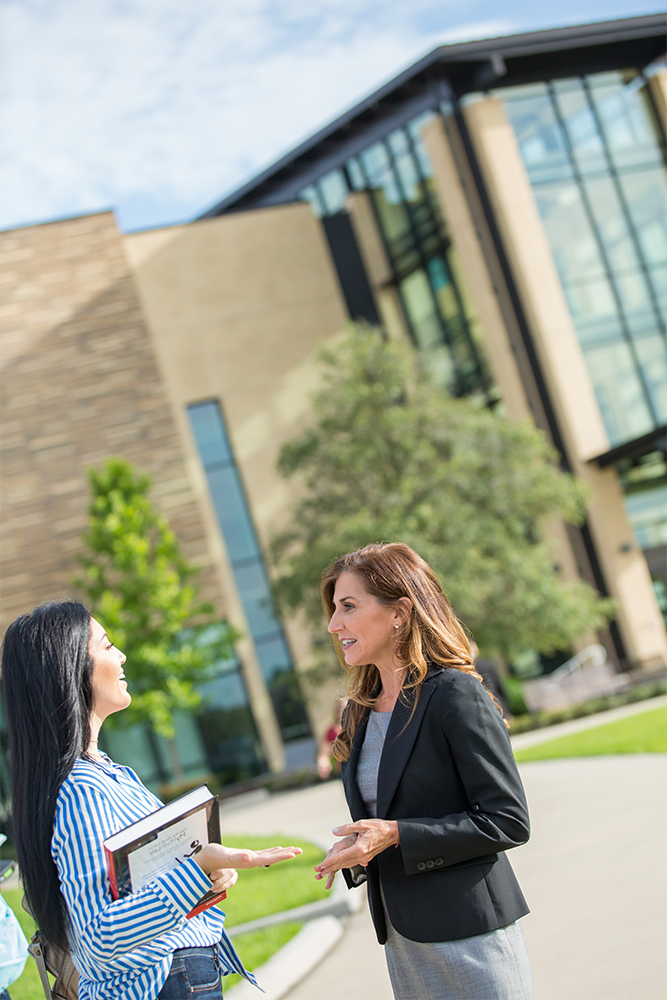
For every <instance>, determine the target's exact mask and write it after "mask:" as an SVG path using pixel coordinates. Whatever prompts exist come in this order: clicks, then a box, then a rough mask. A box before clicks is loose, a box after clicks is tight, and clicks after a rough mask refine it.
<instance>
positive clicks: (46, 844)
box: [2, 600, 93, 947]
mask: <svg viewBox="0 0 667 1000" xmlns="http://www.w3.org/2000/svg"><path fill="white" fill-rule="evenodd" d="M89 639H90V612H89V611H88V609H87V608H85V607H84V606H83V604H80V603H79V602H78V601H72V600H63V601H53V602H50V603H48V604H40V605H38V607H36V608H33V610H32V611H29V612H28V613H27V614H24V615H20V616H19V617H18V618H17V619H16V620H15V621H14V622H12V624H11V625H10V626H9V628H8V629H7V632H6V633H5V638H4V642H3V646H2V685H3V689H4V696H5V706H6V711H7V732H8V736H9V763H10V773H11V788H12V812H13V833H14V841H15V845H16V854H17V857H18V863H19V869H20V872H21V879H22V881H23V887H24V890H25V894H26V897H27V900H28V903H29V904H30V909H31V910H32V912H33V915H34V917H35V919H36V921H37V923H38V925H39V927H40V929H41V930H42V931H43V932H44V934H45V935H46V937H47V938H48V940H49V941H51V942H52V943H53V944H55V945H59V946H60V947H64V946H66V944H67V936H66V929H67V911H66V909H65V902H64V900H63V897H62V895H61V892H60V886H59V882H58V872H57V870H56V866H55V864H54V861H53V858H52V857H51V837H52V835H53V821H54V816H55V810H56V799H57V798H58V792H59V790H60V786H61V785H62V783H63V781H64V780H65V778H66V777H67V775H68V774H69V773H70V771H71V770H72V768H73V767H74V763H75V761H76V759H77V757H80V756H81V755H82V754H85V753H86V752H87V750H88V746H89V744H90V713H91V711H92V706H93V693H92V685H91V677H92V672H93V661H92V659H91V657H90V654H89V652H88V642H89Z"/></svg>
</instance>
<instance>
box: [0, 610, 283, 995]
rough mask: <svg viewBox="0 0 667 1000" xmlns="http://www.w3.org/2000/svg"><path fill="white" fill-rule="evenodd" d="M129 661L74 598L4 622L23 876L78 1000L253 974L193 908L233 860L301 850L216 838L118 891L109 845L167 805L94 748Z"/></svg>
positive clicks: (122, 693)
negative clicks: (69, 962)
mask: <svg viewBox="0 0 667 1000" xmlns="http://www.w3.org/2000/svg"><path fill="white" fill-rule="evenodd" d="M124 663H125V656H124V655H123V653H122V652H121V651H120V650H119V649H117V648H116V647H115V646H114V645H113V643H112V642H111V640H110V639H109V637H108V636H107V634H106V632H105V630H104V628H103V627H102V625H100V623H99V622H97V621H96V620H95V619H94V618H92V617H91V615H90V613H89V611H88V610H87V609H86V608H85V607H84V606H83V605H82V604H80V603H78V602H77V601H72V600H63V601H56V602H52V603H48V604H42V605H40V606H38V607H36V608H34V609H33V610H32V611H31V612H29V613H28V614H24V615H21V616H20V617H19V618H17V619H16V620H15V621H14V622H13V623H12V624H11V625H10V626H9V628H8V629H7V632H6V634H5V638H4V643H3V651H2V682H3V688H4V695H5V705H6V712H7V730H8V735H9V756H10V769H11V787H12V804H13V823H14V838H15V843H16V851H17V856H18V862H19V869H20V873H21V879H22V881H23V886H24V889H25V894H26V897H27V900H28V903H29V905H30V908H31V910H32V912H33V914H34V916H35V918H36V920H37V923H38V925H39V927H40V929H41V931H42V932H43V934H44V935H45V936H46V937H47V939H48V940H49V941H50V942H51V943H52V944H54V945H60V946H63V947H68V948H69V949H70V951H71V953H72V958H73V961H74V964H75V965H76V967H77V969H78V970H79V977H80V978H79V997H80V1000H156V998H157V997H159V998H160V1000H188V998H190V997H193V998H194V997H195V996H196V997H197V998H198V1000H216V998H221V997H222V991H221V986H220V976H221V974H222V975H227V974H228V973H230V972H239V973H241V974H242V975H243V976H245V977H246V978H247V979H249V980H250V981H251V982H254V977H253V976H252V975H251V974H250V973H248V972H247V971H246V970H245V969H244V968H243V965H242V963H241V961H240V959H239V957H238V955H237V954H236V952H235V950H234V948H233V946H232V944H231V942H230V940H229V938H228V937H227V935H226V933H225V930H224V914H223V913H222V912H221V911H220V910H219V909H217V907H212V908H211V909H209V910H206V911H205V912H204V913H201V914H199V916H196V917H193V918H191V919H186V915H187V914H188V913H189V911H190V910H191V909H192V907H193V906H194V905H195V903H196V902H197V901H198V900H199V899H200V898H201V896H202V895H203V894H204V893H205V892H206V891H207V890H210V889H211V888H213V889H214V890H216V891H221V890H223V889H228V888H230V887H231V886H233V885H234V883H235V882H236V879H237V873H236V869H237V868H253V867H258V866H260V865H265V866H267V865H270V864H274V863H275V862H278V861H283V860H287V859H289V858H293V857H294V856H295V855H296V854H299V853H300V851H299V849H298V848H293V847H290V848H284V849H283V848H279V847H276V848H271V849H268V850H266V851H249V850H233V849H230V848H227V847H224V846H222V845H220V844H209V845H207V846H206V847H205V848H204V849H203V850H202V851H200V852H199V853H198V854H197V855H196V856H195V857H192V858H189V859H188V860H187V861H186V862H185V863H184V864H182V865H179V867H178V868H177V869H176V870H174V871H171V872H167V873H166V874H163V875H160V876H158V877H157V878H156V879H154V880H153V881H152V882H151V883H149V884H148V885H147V886H145V887H144V888H143V889H141V890H140V891H139V892H137V893H134V894H133V895H131V896H126V897H124V898H122V899H118V900H113V898H112V896H111V890H110V886H109V880H108V877H107V873H106V868H105V862H104V850H103V841H104V840H105V839H106V838H107V837H109V836H111V834H113V833H116V832H117V831H118V830H121V829H123V828H124V827H125V826H127V825H129V824H130V823H133V822H135V821H136V820H138V819H141V818H143V817H144V816H147V815H148V814H149V813H151V812H154V811H155V810H156V809H158V808H159V807H160V805H161V803H160V801H159V799H157V798H156V797H155V796H154V795H152V794H151V792H149V791H148V789H147V788H145V787H144V785H143V784H142V783H141V781H140V780H139V778H138V777H137V775H136V774H135V773H134V771H132V770H131V769H130V768H128V767H123V766H121V765H118V764H114V763H113V761H111V760H110V759H109V757H107V756H106V755H105V754H103V753H101V752H100V751H99V749H98V737H99V731H100V727H101V725H102V723H103V722H104V720H105V719H106V718H107V717H108V716H109V715H111V714H112V713H114V712H119V711H122V709H124V708H126V707H127V706H128V705H129V704H130V701H131V697H130V694H129V692H128V684H127V680H126V679H125V672H124V669H123V666H124Z"/></svg>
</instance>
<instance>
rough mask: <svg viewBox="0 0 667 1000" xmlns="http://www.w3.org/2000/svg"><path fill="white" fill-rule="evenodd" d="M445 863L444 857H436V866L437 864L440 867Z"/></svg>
mask: <svg viewBox="0 0 667 1000" xmlns="http://www.w3.org/2000/svg"><path fill="white" fill-rule="evenodd" d="M444 863H445V862H444V861H443V860H442V858H436V859H435V866H436V868H439V867H440V865H444Z"/></svg>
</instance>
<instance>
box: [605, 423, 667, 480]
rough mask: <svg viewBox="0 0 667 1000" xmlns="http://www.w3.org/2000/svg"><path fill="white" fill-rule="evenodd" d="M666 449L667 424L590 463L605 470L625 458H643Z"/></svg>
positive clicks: (621, 445) (625, 442) (617, 446)
mask: <svg viewBox="0 0 667 1000" xmlns="http://www.w3.org/2000/svg"><path fill="white" fill-rule="evenodd" d="M666 447H667V424H665V425H664V426H662V427H654V428H653V430H652V431H649V432H648V434H642V435H641V437H638V438H633V439H632V440H631V441H624V442H623V444H619V445H616V447H614V448H610V449H609V451H606V452H604V454H602V455H596V456H595V458H590V459H589V460H588V462H589V465H592V464H593V463H594V462H595V463H597V465H599V467H600V468H601V469H604V468H606V466H608V465H613V464H614V463H615V462H620V461H621V460H622V459H624V458H636V457H641V456H642V455H647V454H649V453H650V452H651V451H663V450H664V449H665V448H666Z"/></svg>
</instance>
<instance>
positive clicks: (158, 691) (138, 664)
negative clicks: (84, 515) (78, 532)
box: [74, 458, 237, 777]
mask: <svg viewBox="0 0 667 1000" xmlns="http://www.w3.org/2000/svg"><path fill="white" fill-rule="evenodd" d="M88 478H89V481H90V487H91V493H92V497H91V502H90V507H89V519H88V530H87V531H86V532H85V533H84V535H83V539H84V542H85V545H86V551H85V553H84V554H83V555H80V556H79V557H78V561H79V563H80V565H81V567H82V569H83V573H82V575H81V576H79V577H78V578H77V579H76V580H75V581H74V583H75V586H77V587H78V589H79V590H80V591H81V592H82V593H83V594H85V597H86V599H87V602H88V604H89V606H90V608H91V609H92V612H93V614H94V615H95V617H96V618H98V619H99V621H101V622H102V623H103V625H104V627H105V629H107V631H108V633H109V635H110V636H111V638H112V640H113V642H114V643H115V644H116V645H117V646H118V647H119V648H120V649H122V650H123V652H124V653H125V654H126V656H127V660H128V677H129V679H130V692H131V694H132V704H131V706H130V707H129V709H127V711H125V712H123V713H122V715H121V716H113V717H112V718H113V720H114V722H116V723H117V724H121V725H122V724H126V723H132V722H149V723H150V724H151V725H152V726H153V728H154V729H155V730H156V732H158V733H160V734H161V735H162V736H164V737H165V739H166V740H167V742H168V745H169V750H170V755H171V757H172V766H173V767H174V770H175V773H176V776H177V777H178V776H180V773H181V772H180V765H179V763H178V758H177V755H176V753H175V744H174V733H175V730H174V713H175V712H177V711H179V710H180V711H191V710H193V709H196V708H197V707H198V706H199V705H200V704H201V700H202V698H201V694H200V693H199V691H198V690H197V685H198V684H201V683H202V682H203V681H205V680H207V679H208V678H209V677H210V673H211V668H212V666H213V665H214V663H216V662H217V661H219V660H221V659H226V658H228V657H229V656H231V655H232V653H233V643H234V641H235V640H236V638H237V635H236V633H235V632H234V630H233V629H232V628H231V627H230V626H229V625H228V624H227V623H226V622H220V621H215V620H214V619H213V607H212V605H210V604H207V603H201V602H198V599H197V585H196V583H195V577H196V576H197V572H198V571H197V570H196V569H195V568H193V567H192V566H189V565H188V563H187V562H186V560H185V559H184V558H183V556H182V555H181V553H180V549H179V544H178V540H177V538H176V536H175V534H174V532H173V531H172V529H171V528H170V527H169V524H168V523H167V521H166V520H165V518H164V517H162V516H161V515H160V514H159V513H158V512H157V511H156V509H155V508H154V506H153V504H152V503H151V500H150V499H149V496H148V492H149V488H150V485H151V481H150V478H149V477H148V476H147V475H142V474H140V473H138V472H136V471H135V469H134V467H133V466H132V465H131V464H130V463H129V462H127V461H125V460H124V459H122V458H110V459H107V461H106V462H105V463H104V465H103V466H102V468H101V469H90V470H89V472H88Z"/></svg>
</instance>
